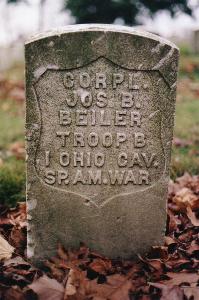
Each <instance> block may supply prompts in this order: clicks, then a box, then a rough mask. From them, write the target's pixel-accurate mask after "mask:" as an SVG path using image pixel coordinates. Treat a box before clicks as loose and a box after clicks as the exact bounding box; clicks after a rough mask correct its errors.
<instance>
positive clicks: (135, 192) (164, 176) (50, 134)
mask: <svg viewBox="0 0 199 300" xmlns="http://www.w3.org/2000/svg"><path fill="white" fill-rule="evenodd" d="M177 63H178V49H177V48H176V47H175V45H173V44H172V43H170V42H168V41H166V40H164V39H161V38H160V37H158V36H155V35H152V34H148V33H143V32H142V33H139V32H137V31H134V30H132V29H131V28H128V27H120V26H119V27H118V26H109V25H82V26H69V27H66V28H65V29H63V31H57V32H50V33H49V34H43V35H38V36H36V37H34V38H33V39H32V40H30V41H28V42H27V43H26V88H27V115H26V130H27V155H28V162H27V204H28V219H29V230H28V256H29V257H30V258H32V260H33V261H35V262H38V261H40V260H41V259H43V258H45V257H48V256H50V255H52V254H54V253H55V251H56V248H57V243H58V242H60V243H62V244H63V245H64V246H66V247H78V246H79V242H81V241H82V242H85V243H86V244H87V245H88V246H90V247H91V248H93V249H95V250H98V251H100V252H101V253H103V254H106V255H107V256H110V257H118V256H120V257H124V258H126V257H130V256H132V255H133V254H135V253H143V252H145V251H147V250H148V249H149V247H150V246H151V245H158V244H161V243H162V242H163V237H164V231H165V222H166V198H167V186H168V179H169V164H170V152H171V142H172V131H173V119H174V107H175V93H176V74H177Z"/></svg>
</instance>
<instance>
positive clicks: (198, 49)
mask: <svg viewBox="0 0 199 300" xmlns="http://www.w3.org/2000/svg"><path fill="white" fill-rule="evenodd" d="M193 48H194V52H195V53H196V54H198V53H199V29H197V30H194V31H193Z"/></svg>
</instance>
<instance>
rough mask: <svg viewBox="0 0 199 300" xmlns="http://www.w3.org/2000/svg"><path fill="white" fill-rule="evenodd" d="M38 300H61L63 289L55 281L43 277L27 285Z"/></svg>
mask: <svg viewBox="0 0 199 300" xmlns="http://www.w3.org/2000/svg"><path fill="white" fill-rule="evenodd" d="M29 288H30V289H32V290H33V291H34V292H35V293H36V294H37V295H38V299H39V300H63V297H64V287H63V285H62V284H60V283H59V282H58V281H57V280H55V279H51V278H49V277H47V276H46V275H43V276H42V277H40V278H39V279H37V280H35V281H33V283H31V284H30V285H29Z"/></svg>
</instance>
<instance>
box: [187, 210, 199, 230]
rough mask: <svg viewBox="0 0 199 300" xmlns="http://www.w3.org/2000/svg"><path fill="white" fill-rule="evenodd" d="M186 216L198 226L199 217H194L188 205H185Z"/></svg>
mask: <svg viewBox="0 0 199 300" xmlns="http://www.w3.org/2000/svg"><path fill="white" fill-rule="evenodd" d="M187 217H188V218H189V220H190V221H191V223H192V224H193V225H194V226H197V227H198V226H199V219H197V218H196V215H195V213H194V212H193V211H192V209H191V207H190V206H187Z"/></svg>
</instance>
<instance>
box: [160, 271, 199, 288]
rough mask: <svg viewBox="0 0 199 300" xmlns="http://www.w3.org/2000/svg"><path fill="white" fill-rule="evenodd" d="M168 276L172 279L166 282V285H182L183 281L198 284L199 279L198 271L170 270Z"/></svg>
mask: <svg viewBox="0 0 199 300" xmlns="http://www.w3.org/2000/svg"><path fill="white" fill-rule="evenodd" d="M167 276H168V277H170V280H166V281H165V282H164V283H165V284H166V285H181V284H182V283H188V284H189V285H191V286H193V285H196V284H197V282H198V280H199V275H198V274H196V273H187V272H178V273H174V272H168V273H167Z"/></svg>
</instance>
